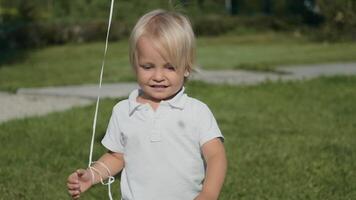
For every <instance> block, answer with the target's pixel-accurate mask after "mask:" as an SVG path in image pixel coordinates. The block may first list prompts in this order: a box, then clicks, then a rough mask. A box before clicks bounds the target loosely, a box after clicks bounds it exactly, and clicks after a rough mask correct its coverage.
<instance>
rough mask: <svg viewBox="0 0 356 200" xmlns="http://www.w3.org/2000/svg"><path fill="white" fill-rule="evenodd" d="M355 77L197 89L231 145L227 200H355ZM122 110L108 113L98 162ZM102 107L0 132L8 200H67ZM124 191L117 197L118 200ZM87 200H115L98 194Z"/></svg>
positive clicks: (0, 167)
mask: <svg viewBox="0 0 356 200" xmlns="http://www.w3.org/2000/svg"><path fill="white" fill-rule="evenodd" d="M355 87H356V77H333V78H318V79H314V80H311V81H299V82H289V83H266V84H262V85H258V86H249V87H247V86H245V87H240V86H239V87H233V86H223V85H220V86H216V85H208V84H203V83H197V82H192V83H190V84H189V85H188V86H187V90H188V93H189V94H190V95H191V96H194V97H196V98H198V99H201V100H202V101H204V102H206V103H207V104H208V105H209V106H210V108H211V109H212V110H213V112H214V114H215V116H216V118H217V120H218V123H219V125H220V128H221V130H222V132H223V133H224V135H225V138H226V140H225V146H226V150H227V156H228V160H229V168H228V174H227V179H226V182H225V185H224V188H223V191H222V194H221V198H220V199H221V200H236V199H241V200H259V199H261V200H262V199H281V200H286V199H287V200H288V199H291V200H292V199H312V200H315V199H320V200H328V199H330V200H339V199H340V200H346V199H353V198H354V197H355V196H356V185H355V184H354V183H355V182H356V168H355V166H356V140H355V133H356V121H355V119H356V104H355V101H356V93H355V90H354V88H355ZM114 104H115V101H114V100H105V101H103V103H102V104H101V108H100V116H99V122H98V125H99V127H98V134H97V137H96V147H95V156H94V157H95V158H97V157H98V156H99V155H100V154H101V153H102V152H104V149H103V148H102V147H101V146H100V144H99V141H100V140H101V138H102V136H103V134H104V131H105V127H106V125H107V122H108V118H109V116H110V112H111V108H112V106H113V105H114ZM93 111H94V106H89V107H83V108H75V109H72V110H70V111H66V112H62V113H54V114H50V115H47V116H45V117H34V118H28V119H23V120H14V121H10V122H7V123H4V124H1V125H0V146H1V151H0V160H1V162H0V177H1V179H0V180H1V181H0V194H1V195H0V199H4V200H5V199H6V200H7V199H68V197H67V193H66V189H65V181H66V177H67V175H68V174H69V173H71V172H72V171H73V170H75V169H76V168H77V167H85V166H86V162H87V159H88V158H87V157H88V150H89V142H90V135H91V128H90V127H91V123H92V116H93ZM118 187H119V185H118V182H116V183H115V185H114V188H115V189H113V190H114V191H115V194H114V195H115V198H116V199H117V198H118V196H117V195H118ZM83 199H107V193H106V188H105V187H103V186H98V187H94V188H93V189H92V190H90V191H89V192H88V193H87V194H85V195H84V198H83Z"/></svg>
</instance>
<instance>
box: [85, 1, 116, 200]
mask: <svg viewBox="0 0 356 200" xmlns="http://www.w3.org/2000/svg"><path fill="white" fill-rule="evenodd" d="M114 1H115V0H111V6H110V15H109V22H108V29H107V33H106V40H105V50H104V57H103V62H102V64H101V71H100V80H99V91H98V97H97V99H96V107H95V114H94V119H93V133H92V136H91V143H90V151H89V164H88V168H89V169H90V172H91V174H92V178H93V177H94V173H93V169H92V168H93V167H91V165H92V163H93V161H92V160H93V149H94V139H95V130H96V122H97V118H98V109H99V102H100V95H101V85H102V81H103V73H104V67H105V59H106V54H107V51H108V43H109V35H110V28H111V21H112V15H113V10H114ZM104 166H105V165H104ZM104 168H106V170H108V173H109V176H108V177H109V179H108V182H107V183H106V184H105V183H104V182H103V181H102V178H101V183H102V184H103V185H108V192H109V198H110V200H112V199H113V198H112V195H111V184H112V183H113V182H114V181H115V178H114V177H112V176H111V173H110V170H109V169H108V168H107V167H106V166H105V167H104ZM95 170H96V169H95ZM99 175H100V174H99ZM92 180H94V178H93V179H92Z"/></svg>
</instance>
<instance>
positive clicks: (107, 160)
mask: <svg viewBox="0 0 356 200" xmlns="http://www.w3.org/2000/svg"><path fill="white" fill-rule="evenodd" d="M96 162H97V163H94V165H92V167H94V168H96V169H97V170H98V171H100V173H101V175H103V177H102V178H103V180H106V179H107V178H108V172H107V169H106V168H105V167H104V166H102V164H99V162H101V163H103V164H104V165H105V166H106V167H107V168H109V170H110V172H111V174H110V175H111V176H114V175H116V174H117V173H119V172H120V171H121V170H122V169H123V168H124V165H125V164H124V156H123V154H122V153H116V152H111V151H109V152H108V153H105V154H104V155H102V156H101V157H100V159H99V160H98V161H96ZM87 170H89V169H87ZM94 175H95V176H94V177H95V179H94V181H93V182H94V184H96V183H99V182H100V176H99V174H98V173H95V172H94Z"/></svg>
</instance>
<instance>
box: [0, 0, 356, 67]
mask: <svg viewBox="0 0 356 200" xmlns="http://www.w3.org/2000/svg"><path fill="white" fill-rule="evenodd" d="M109 2H110V1H108V0H107V1H102V0H76V1H70V0H62V1H54V0H46V1H43V0H31V1H28V0H1V1H0V44H1V45H0V51H2V53H1V55H0V63H1V62H4V61H7V60H10V59H11V58H14V57H15V55H16V56H17V55H18V54H19V53H21V52H19V49H24V48H25V49H28V48H34V47H43V46H46V45H53V44H63V43H68V42H76V43H77V42H87V41H97V40H102V39H103V38H104V35H105V31H106V26H107V25H106V23H107V17H108V16H107V15H108V10H109V7H108V6H109V5H110V3H109ZM231 2H232V5H233V7H231V9H227V8H226V6H225V0H197V1H195V0H171V1H168V0H151V1H141V0H120V1H117V2H116V6H115V14H114V22H113V31H112V34H111V40H119V39H122V38H126V37H127V36H128V34H129V32H130V30H131V28H132V26H133V24H134V23H135V21H136V20H137V19H138V17H139V16H141V15H142V14H143V13H146V12H147V11H149V10H152V9H155V8H165V9H169V10H178V11H181V12H183V13H185V14H187V15H188V16H189V17H190V19H191V20H192V22H193V26H194V29H195V32H196V33H197V35H198V36H202V35H215V36H216V35H220V34H225V33H228V32H232V33H236V32H238V30H241V29H244V30H251V29H253V30H274V31H288V32H293V31H296V32H298V33H303V34H306V35H308V37H309V38H310V39H313V40H316V41H354V40H355V39H356V28H355V27H356V24H355V23H356V14H355V13H356V2H355V1H353V0H338V1H333V0H301V1H288V0H273V1H272V0H249V1H247V0H231Z"/></svg>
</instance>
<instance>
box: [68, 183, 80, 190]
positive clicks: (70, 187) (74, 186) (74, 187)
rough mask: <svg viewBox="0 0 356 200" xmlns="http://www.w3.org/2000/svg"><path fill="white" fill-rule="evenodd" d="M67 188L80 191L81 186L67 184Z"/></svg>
mask: <svg viewBox="0 0 356 200" xmlns="http://www.w3.org/2000/svg"><path fill="white" fill-rule="evenodd" d="M67 188H68V189H70V190H79V189H80V185H79V184H72V183H67Z"/></svg>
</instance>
